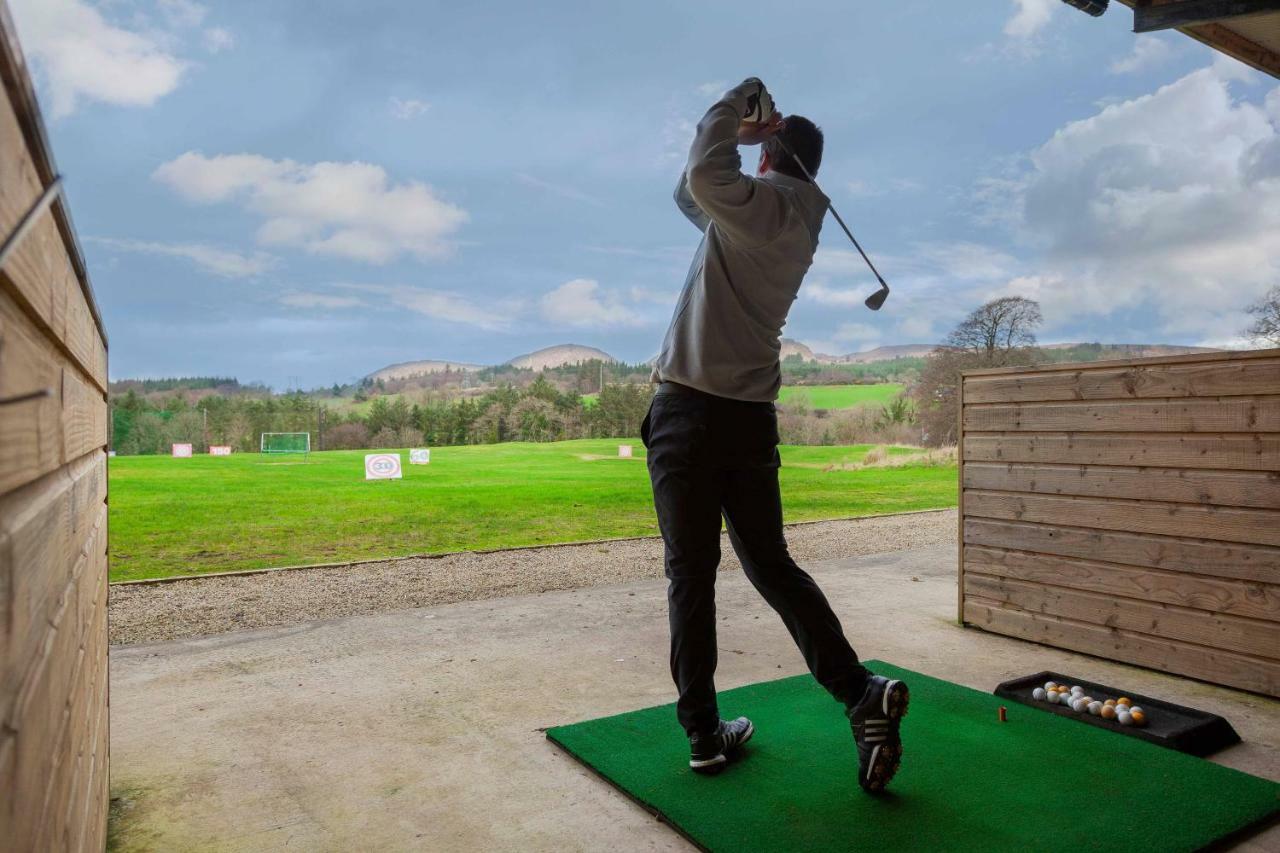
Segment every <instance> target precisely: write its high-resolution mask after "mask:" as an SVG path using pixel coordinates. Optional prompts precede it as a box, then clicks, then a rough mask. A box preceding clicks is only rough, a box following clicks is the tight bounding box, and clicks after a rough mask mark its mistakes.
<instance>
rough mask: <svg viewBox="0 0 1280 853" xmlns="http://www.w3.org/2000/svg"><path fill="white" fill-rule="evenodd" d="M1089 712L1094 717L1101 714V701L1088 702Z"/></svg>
mask: <svg viewBox="0 0 1280 853" xmlns="http://www.w3.org/2000/svg"><path fill="white" fill-rule="evenodd" d="M1089 713H1090V714H1093V715H1094V716H1095V717H1096V716H1098V715H1099V714H1101V713H1102V703H1101V702H1096V701H1095V702H1090V703H1089Z"/></svg>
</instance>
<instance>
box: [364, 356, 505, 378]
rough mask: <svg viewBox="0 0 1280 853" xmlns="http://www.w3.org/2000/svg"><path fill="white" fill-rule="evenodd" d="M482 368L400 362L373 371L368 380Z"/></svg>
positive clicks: (427, 362)
mask: <svg viewBox="0 0 1280 853" xmlns="http://www.w3.org/2000/svg"><path fill="white" fill-rule="evenodd" d="M483 368H484V365H482V364H467V363H466V362H461V361H433V360H427V361H402V362H400V363H399V364H391V365H387V366H386V367H384V368H382V369H381V370H375V371H374V372H373V373H370V374H369V378H370V379H373V380H375V381H376V380H378V379H384V380H388V381H390V380H392V379H407V378H408V377H410V376H423V375H426V374H429V373H444V372H445V371H446V370H452V371H457V372H462V373H469V372H471V371H473V370H481V369H483Z"/></svg>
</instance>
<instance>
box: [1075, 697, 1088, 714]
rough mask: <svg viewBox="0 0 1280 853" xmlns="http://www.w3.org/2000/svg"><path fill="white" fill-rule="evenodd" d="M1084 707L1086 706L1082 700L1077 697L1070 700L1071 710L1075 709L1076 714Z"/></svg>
mask: <svg viewBox="0 0 1280 853" xmlns="http://www.w3.org/2000/svg"><path fill="white" fill-rule="evenodd" d="M1086 707H1088V706H1087V705H1085V702H1084V700H1083V699H1081V698H1079V697H1076V698H1075V699H1072V700H1071V710H1073V711H1075V712H1076V713H1077V714H1079V713H1080V712H1081V711H1083V710H1084V709H1085V708H1086Z"/></svg>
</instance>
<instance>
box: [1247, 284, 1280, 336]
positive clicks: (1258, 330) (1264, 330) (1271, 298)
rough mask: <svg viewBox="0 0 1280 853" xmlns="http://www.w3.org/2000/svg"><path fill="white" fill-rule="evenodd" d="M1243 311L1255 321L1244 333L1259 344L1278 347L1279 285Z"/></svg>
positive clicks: (1279, 328)
mask: <svg viewBox="0 0 1280 853" xmlns="http://www.w3.org/2000/svg"><path fill="white" fill-rule="evenodd" d="M1245 310H1246V311H1248V312H1249V314H1251V315H1252V316H1253V317H1254V318H1255V319H1254V321H1253V323H1252V324H1251V325H1250V326H1249V328H1247V329H1245V331H1244V333H1245V334H1246V335H1248V336H1249V337H1250V338H1253V339H1254V340H1255V341H1258V342H1260V343H1263V344H1270V345H1271V346H1277V347H1280V284H1277V285H1276V286H1274V287H1272V288H1271V289H1270V290H1268V291H1267V292H1266V294H1265V295H1264V296H1263V297H1262V298H1261V299H1259V300H1258V301H1257V302H1255V303H1253V304H1252V305H1250V306H1249V307H1248V308H1246V309H1245Z"/></svg>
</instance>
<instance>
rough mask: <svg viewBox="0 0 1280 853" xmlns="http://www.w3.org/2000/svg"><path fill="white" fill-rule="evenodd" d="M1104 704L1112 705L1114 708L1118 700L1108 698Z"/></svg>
mask: <svg viewBox="0 0 1280 853" xmlns="http://www.w3.org/2000/svg"><path fill="white" fill-rule="evenodd" d="M1102 704H1103V705H1110V706H1111V707H1113V708H1114V707H1115V706H1116V700H1114V699H1108V700H1107V701H1105V702H1103V703H1102Z"/></svg>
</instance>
